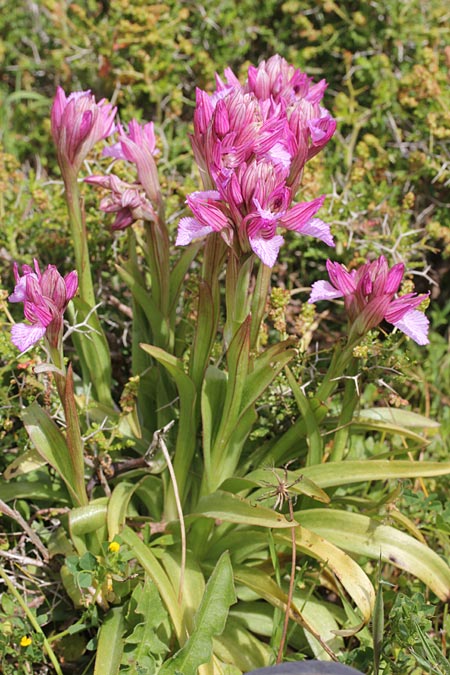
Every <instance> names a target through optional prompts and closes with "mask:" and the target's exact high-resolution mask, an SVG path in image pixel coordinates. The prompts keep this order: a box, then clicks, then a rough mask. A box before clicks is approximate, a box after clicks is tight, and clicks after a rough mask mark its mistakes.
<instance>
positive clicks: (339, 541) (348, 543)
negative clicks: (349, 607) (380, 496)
mask: <svg viewBox="0 0 450 675" xmlns="http://www.w3.org/2000/svg"><path fill="white" fill-rule="evenodd" d="M296 519H297V521H298V522H299V523H300V524H301V525H302V528H301V531H303V529H304V527H305V528H306V527H307V528H309V529H311V530H312V531H313V532H315V533H317V534H318V535H320V536H322V537H325V538H326V539H327V540H329V541H330V542H332V543H334V544H335V545H336V546H339V547H340V548H342V549H344V550H345V551H348V552H349V553H352V554H355V555H363V556H369V557H370V558H374V559H375V560H377V559H378V558H379V557H380V555H381V559H382V560H383V561H385V562H390V563H392V564H393V565H395V566H396V567H399V568H400V569H403V570H405V571H406V572H409V573H410V574H413V575H414V576H416V577H418V578H419V579H421V580H422V581H423V582H424V583H425V584H426V585H427V586H429V588H431V590H432V591H433V592H434V593H435V594H436V595H437V596H438V598H440V599H441V600H443V601H448V600H449V599H450V567H449V566H448V565H447V564H446V563H445V561H444V560H443V559H442V558H441V557H440V556H439V555H438V554H437V553H435V552H434V551H432V550H431V548H429V547H428V546H425V545H424V544H422V543H421V542H420V541H417V539H414V538H413V537H411V536H410V535H409V534H406V533H404V532H401V531H400V530H397V529H395V528H393V527H390V526H389V525H380V524H379V523H378V522H377V521H376V520H373V519H371V518H368V517H367V516H363V515H361V514H359V513H350V512H348V511H336V510H333V509H311V510H308V511H302V512H298V513H296Z"/></svg>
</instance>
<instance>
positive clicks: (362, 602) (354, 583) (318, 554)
mask: <svg viewBox="0 0 450 675" xmlns="http://www.w3.org/2000/svg"><path fill="white" fill-rule="evenodd" d="M315 511H326V512H328V510H327V509H311V511H305V513H314V512H315ZM330 511H331V510H330ZM302 513H303V512H302ZM295 515H296V521H297V522H300V518H297V516H298V513H296V514H295ZM344 515H347V514H344ZM311 520H312V519H311ZM301 525H302V527H298V528H297V529H296V530H295V542H296V546H297V549H298V550H300V551H301V552H302V553H304V554H306V555H310V556H312V557H313V558H315V559H316V560H320V562H322V563H323V564H324V565H325V566H326V567H327V568H328V569H329V570H331V572H333V574H334V575H335V576H336V577H337V578H338V580H339V582H340V583H341V584H342V586H343V587H344V588H345V590H346V591H347V593H348V594H349V595H350V597H351V598H352V599H353V602H354V603H355V604H356V606H357V607H358V609H359V610H360V613H361V616H362V619H363V622H364V623H367V622H368V621H369V619H370V616H371V614H372V610H373V605H374V602H375V591H374V588H373V586H372V584H371V582H370V579H369V578H368V576H367V575H366V574H365V572H364V571H363V570H362V569H361V567H360V566H359V565H358V564H357V563H356V562H355V561H354V560H353V559H352V558H351V557H350V556H349V555H347V553H345V552H344V551H343V550H342V548H345V547H344V546H341V545H340V543H339V541H338V538H336V539H335V541H333V540H332V539H330V540H328V538H325V536H321V533H317V532H316V531H314V530H313V528H312V527H311V528H310V529H307V527H308V524H305V525H304V524H303V522H301ZM274 536H275V540H276V541H279V542H281V541H283V542H284V543H285V544H286V545H290V537H287V536H286V535H285V534H282V533H277V534H276V535H274ZM359 628H360V626H357V627H356V628H355V630H354V631H353V632H356V630H358V629H359Z"/></svg>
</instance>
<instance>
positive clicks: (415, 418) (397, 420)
mask: <svg viewBox="0 0 450 675" xmlns="http://www.w3.org/2000/svg"><path fill="white" fill-rule="evenodd" d="M358 418H359V419H363V420H375V421H377V422H386V423H388V424H394V425H395V426H400V427H406V428H408V429H423V430H424V431H428V432H432V433H436V432H437V431H438V429H439V427H440V424H439V422H436V421H435V420H432V419H430V418H429V417H425V416H424V415H419V414H418V413H415V412H412V411H411V410H401V409H400V408H383V407H380V408H366V409H364V410H361V411H360V413H359V415H358ZM356 421H357V420H356Z"/></svg>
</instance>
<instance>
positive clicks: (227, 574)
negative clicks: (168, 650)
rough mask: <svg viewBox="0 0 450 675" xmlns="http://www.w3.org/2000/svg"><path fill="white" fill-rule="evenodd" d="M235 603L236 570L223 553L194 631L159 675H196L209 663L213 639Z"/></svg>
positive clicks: (220, 630) (198, 614)
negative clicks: (234, 573) (200, 667)
mask: <svg viewBox="0 0 450 675" xmlns="http://www.w3.org/2000/svg"><path fill="white" fill-rule="evenodd" d="M235 602H236V596H235V592H234V585H233V570H232V568H231V563H230V558H229V555H228V554H227V553H224V554H223V555H222V556H221V558H220V559H219V560H218V562H217V565H216V567H215V569H214V571H213V573H212V574H211V577H210V578H209V581H208V583H207V584H206V589H205V593H204V595H203V599H202V602H201V604H200V607H199V609H198V611H197V613H196V615H195V619H194V624H195V628H194V631H193V633H192V634H191V636H190V637H189V639H188V641H187V642H186V643H185V645H184V646H183V647H182V648H181V649H180V650H179V651H178V652H177V653H176V654H175V655H174V656H173V657H172V658H171V659H169V660H168V661H166V663H165V664H164V666H163V667H162V668H161V670H160V675H176V674H177V673H183V675H197V669H198V668H199V666H200V665H201V664H203V663H207V662H208V661H210V659H211V657H212V652H213V645H212V639H213V637H215V636H216V635H220V634H221V633H222V631H223V629H224V627H225V623H226V620H227V615H228V609H229V607H230V605H232V604H233V603H235Z"/></svg>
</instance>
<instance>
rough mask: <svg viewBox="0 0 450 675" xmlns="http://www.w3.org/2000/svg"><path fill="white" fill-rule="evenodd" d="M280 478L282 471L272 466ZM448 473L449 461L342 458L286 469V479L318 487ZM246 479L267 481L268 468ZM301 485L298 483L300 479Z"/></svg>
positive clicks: (253, 473)
mask: <svg viewBox="0 0 450 675" xmlns="http://www.w3.org/2000/svg"><path fill="white" fill-rule="evenodd" d="M274 471H275V472H276V473H277V475H278V476H279V477H280V479H281V480H283V476H284V471H283V470H282V469H274ZM449 473H450V462H411V461H409V460H392V461H390V460H384V459H373V460H366V459H364V460H348V461H347V460H344V461H342V462H327V463H325V464H318V465H315V466H308V467H305V468H304V469H301V470H299V471H288V472H287V481H288V482H289V483H293V482H295V481H296V480H298V479H299V478H300V477H301V476H303V477H304V478H305V479H308V480H311V481H312V482H313V483H314V484H315V485H317V486H319V487H320V488H322V489H323V488H328V487H336V486H338V485H350V484H352V483H361V482H365V481H369V480H390V479H391V480H395V479H397V478H419V477H423V478H425V477H427V476H443V475H445V474H449ZM246 479H249V480H251V481H256V482H258V483H260V482H261V481H264V480H265V481H267V470H265V469H256V471H252V472H251V473H249V474H248V475H247V476H246ZM299 485H301V483H299Z"/></svg>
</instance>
